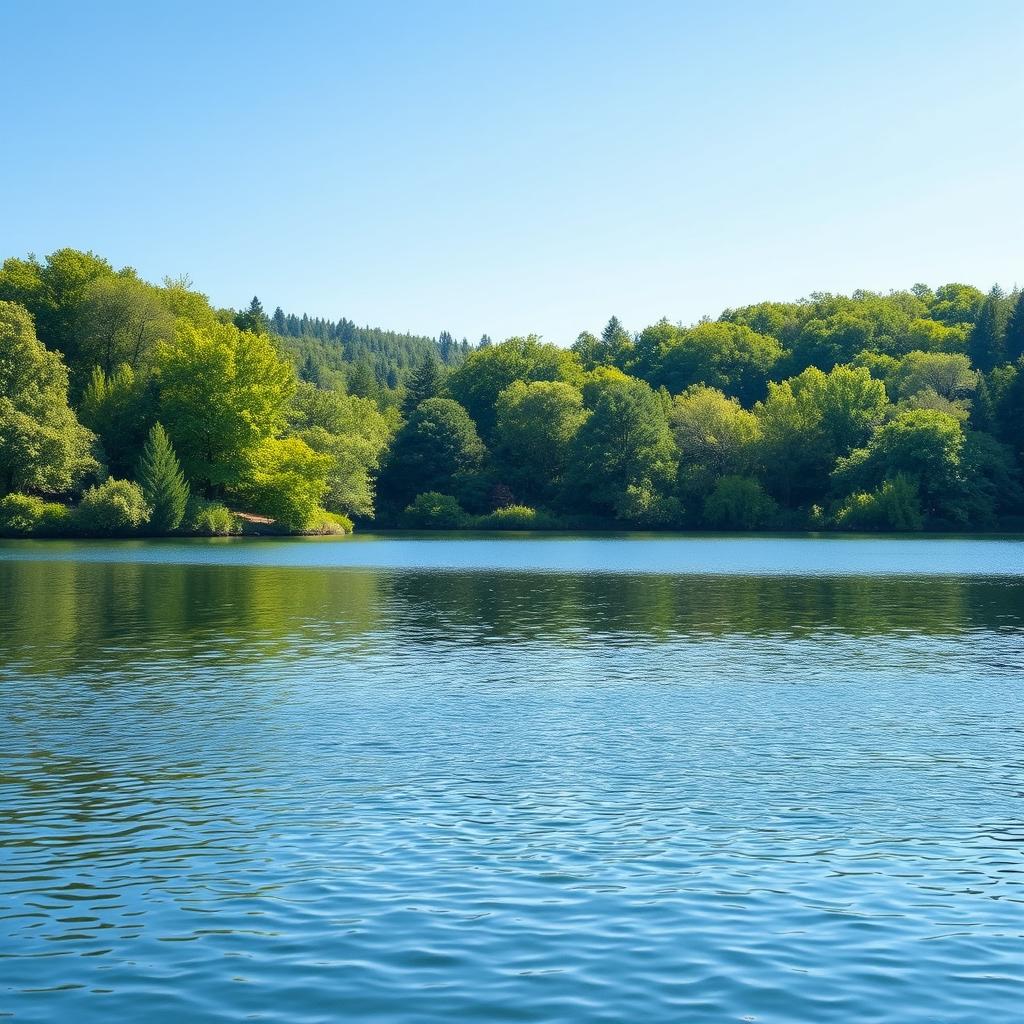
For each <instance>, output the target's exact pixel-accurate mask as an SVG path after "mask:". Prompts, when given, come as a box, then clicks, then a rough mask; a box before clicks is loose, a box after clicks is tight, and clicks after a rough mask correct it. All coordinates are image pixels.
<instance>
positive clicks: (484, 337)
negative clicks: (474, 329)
mask: <svg viewBox="0 0 1024 1024" xmlns="http://www.w3.org/2000/svg"><path fill="white" fill-rule="evenodd" d="M493 344H494V342H493V341H491V336H490V335H489V334H481V335H480V341H479V342H478V344H477V346H476V347H477V348H490V347H491V345H493Z"/></svg>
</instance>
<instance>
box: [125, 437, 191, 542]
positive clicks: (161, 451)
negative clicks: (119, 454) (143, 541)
mask: <svg viewBox="0 0 1024 1024" xmlns="http://www.w3.org/2000/svg"><path fill="white" fill-rule="evenodd" d="M135 479H136V482H137V483H138V485H139V486H140V487H141V488H142V493H143V495H144V496H145V498H146V503H147V504H148V505H149V506H150V508H151V509H152V510H153V513H152V516H151V518H150V527H151V528H152V529H153V530H155V531H157V532H158V533H171V532H172V531H173V530H176V529H177V528H178V527H179V526H180V525H181V521H182V519H183V518H184V516H185V507H186V506H187V505H188V499H189V487H188V484H187V483H186V482H185V475H184V473H182V471H181V463H179V462H178V457H177V455H175V454H174V448H173V446H172V445H171V441H170V438H168V436H167V432H166V431H165V430H164V428H163V427H162V426H161V425H160V424H159V423H154V424H153V428H152V429H151V430H150V432H149V437H148V438H147V440H146V446H145V448H143V450H142V457H141V458H140V459H139V465H138V468H137V469H136V471H135Z"/></svg>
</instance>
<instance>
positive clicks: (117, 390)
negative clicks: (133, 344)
mask: <svg viewBox="0 0 1024 1024" xmlns="http://www.w3.org/2000/svg"><path fill="white" fill-rule="evenodd" d="M154 383H155V382H154V381H153V379H152V378H151V377H146V376H143V375H142V374H138V373H136V372H135V371H134V370H133V369H132V368H131V367H130V366H129V365H128V364H127V363H123V364H122V365H121V366H119V367H118V368H117V369H116V370H115V371H114V372H113V373H111V374H106V373H104V372H103V370H102V369H101V368H100V367H99V366H94V367H93V370H92V375H91V377H90V379H89V383H88V384H87V385H86V387H85V391H84V392H83V394H82V398H81V400H80V402H79V406H78V415H79V418H80V419H81V421H82V423H83V424H84V425H85V426H87V427H88V428H89V429H90V430H92V431H94V432H95V433H96V435H97V436H98V437H99V441H100V445H101V448H102V454H103V458H104V461H105V462H106V463H107V468H108V469H109V470H110V472H111V473H112V474H114V475H115V476H118V475H121V476H126V475H128V474H129V473H130V472H131V471H132V468H133V467H134V466H135V463H136V462H138V459H139V455H140V454H141V452H142V447H143V445H144V444H145V443H146V437H147V436H148V434H149V430H150V427H151V426H152V424H153V421H154V420H155V418H156V403H157V394H156V388H155V386H154Z"/></svg>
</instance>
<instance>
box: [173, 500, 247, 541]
mask: <svg viewBox="0 0 1024 1024" xmlns="http://www.w3.org/2000/svg"><path fill="white" fill-rule="evenodd" d="M184 529H185V531H186V532H187V533H194V534H196V535H197V536H199V537H230V536H231V535H232V534H234V533H241V532H242V524H241V523H240V522H239V521H238V519H237V517H235V516H233V515H232V514H231V513H230V512H229V511H228V509H227V508H226V507H225V506H224V505H222V504H221V503H220V502H219V501H204V500H203V499H202V498H192V499H190V500H189V503H188V506H187V507H186V509H185V519H184Z"/></svg>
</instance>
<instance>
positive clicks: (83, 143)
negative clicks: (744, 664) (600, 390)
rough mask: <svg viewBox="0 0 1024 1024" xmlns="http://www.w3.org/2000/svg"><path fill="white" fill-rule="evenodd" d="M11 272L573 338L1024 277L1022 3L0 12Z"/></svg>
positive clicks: (431, 326) (6, 251)
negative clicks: (761, 308)
mask: <svg viewBox="0 0 1024 1024" xmlns="http://www.w3.org/2000/svg"><path fill="white" fill-rule="evenodd" d="M0 37H2V38H3V39H4V40H5V43H4V52H3V59H2V61H0V88H2V90H3V91H2V95H3V96H4V98H5V102H4V108H5V112H4V117H3V138H4V141H5V146H4V149H5V154H4V156H3V159H0V195H2V196H3V205H2V207H0V243H2V244H0V251H2V254H3V255H4V256H6V255H13V254H19V255H20V254H24V253H26V252H29V251H34V252H36V253H39V254H45V253H47V252H50V251H52V250H53V249H56V248H59V247H61V246H64V245H70V246H75V247H79V248H91V249H93V250H94V251H96V252H98V253H101V254H102V255H104V256H106V257H107V258H109V259H110V260H111V261H112V262H114V263H116V264H117V265H122V264H130V265H132V266H135V267H136V268H137V269H138V270H139V271H140V273H142V274H143V275H144V276H145V277H147V278H150V279H152V280H159V279H160V278H162V277H163V275H165V274H171V275H177V274H180V273H188V274H189V275H190V276H191V277H192V278H193V280H194V281H195V282H196V284H197V286H199V287H200V288H201V289H202V290H203V291H206V292H207V293H208V294H209V295H210V297H211V298H212V299H213V301H214V302H215V303H218V304H222V305H234V306H239V305H243V304H245V303H246V302H247V301H248V299H249V297H250V296H251V295H252V294H253V293H256V294H258V295H259V296H260V298H261V299H262V300H263V301H264V304H265V305H266V306H268V308H273V306H275V305H278V304H280V305H281V306H283V307H284V308H285V309H286V310H289V311H295V312H302V311H307V312H309V313H311V314H321V315H324V316H330V317H337V316H341V315H344V316H348V317H350V318H352V319H353V320H355V321H356V322H358V323H361V324H362V323H370V324H376V325H381V326H386V327H391V328H394V329H398V330H412V331H415V332H423V333H428V334H436V333H437V332H438V331H440V330H442V329H448V330H451V331H452V332H453V333H455V334H456V335H457V336H459V337H461V336H463V335H466V336H468V337H470V338H471V339H472V340H475V339H476V338H477V337H479V335H480V334H481V332H484V331H486V332H488V333H490V334H491V335H492V336H493V337H495V338H501V337H505V336H508V335H511V334H521V333H527V332H530V331H533V332H536V333H540V334H542V335H544V337H545V338H547V339H548V340H552V341H558V342H560V343H569V342H571V341H572V339H573V338H574V337H575V335H576V334H577V333H578V332H579V331H580V330H582V329H591V330H596V329H599V328H600V327H601V325H602V324H603V323H604V321H605V320H607V318H608V316H609V315H611V314H612V313H615V314H617V315H618V316H619V317H620V319H622V321H623V322H624V323H625V324H626V326H627V327H629V328H631V329H640V328H642V327H643V326H644V325H646V324H647V323H650V322H652V321H654V320H656V319H658V318H659V317H661V316H668V317H669V318H670V319H672V320H684V321H691V320H694V319H697V318H698V317H700V316H701V315H703V314H710V315H713V316H714V315H717V314H718V313H719V312H720V311H721V310H722V309H723V308H724V307H727V306H730V305H738V304H742V303H746V302H752V301H757V300H760V299H763V298H778V299H789V298H797V297H799V296H801V295H805V294H807V293H809V292H812V291H826V290H830V291H849V290H850V289H853V288H856V287H866V288H876V289H882V290H887V289H889V288H893V287H904V286H909V285H910V284H913V283H914V282H916V281H925V282H928V283H931V284H933V285H934V284H938V283H942V282H944V281H950V280H966V281H970V282H972V283H976V284H978V285H979V286H982V287H988V286H989V285H991V284H992V283H993V282H995V281H999V282H1000V283H1002V284H1003V285H1004V286H1007V287H1010V286H1012V285H1013V284H1014V283H1015V282H1018V281H1019V282H1022V283H1024V202H1022V193H1024V188H1022V186H1024V125H1022V123H1021V113H1022V111H1024V61H1022V57H1021V55H1022V53H1024V5H1022V4H1020V3H1018V2H981V3H977V4H972V5H970V6H968V5H964V4H959V3H946V2H939V0H929V2H902V3H901V2H898V0H897V2H894V0H889V2H885V3H873V2H860V3H856V4H842V5H840V4H838V3H836V4H832V3H772V4H769V3H738V2H737V3H710V2H703V3H685V2H681V0H680V2H674V3H658V2H642V0H641V2H630V3H625V2H618V3H603V2H599V0H587V2H568V0H550V2H547V3H534V2H524V0H515V2H488V0H478V2H474V3H462V2H454V0H453V2H445V3H441V2H419V3H386V2H377V3H372V4H366V3H360V4H347V3H340V2H339V3H329V2H325V3H314V2H309V3H298V4H294V5H291V4H284V3H275V4H261V3H244V4H243V3H228V2H216V3H189V2H184V3H178V4H173V5H156V4H138V3H134V2H133V3H127V2H125V3H111V2H100V0H97V2H95V3H89V4H80V3H73V4H72V3H48V4H38V3H35V2H29V0H7V2H6V3H4V4H3V5H0Z"/></svg>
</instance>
